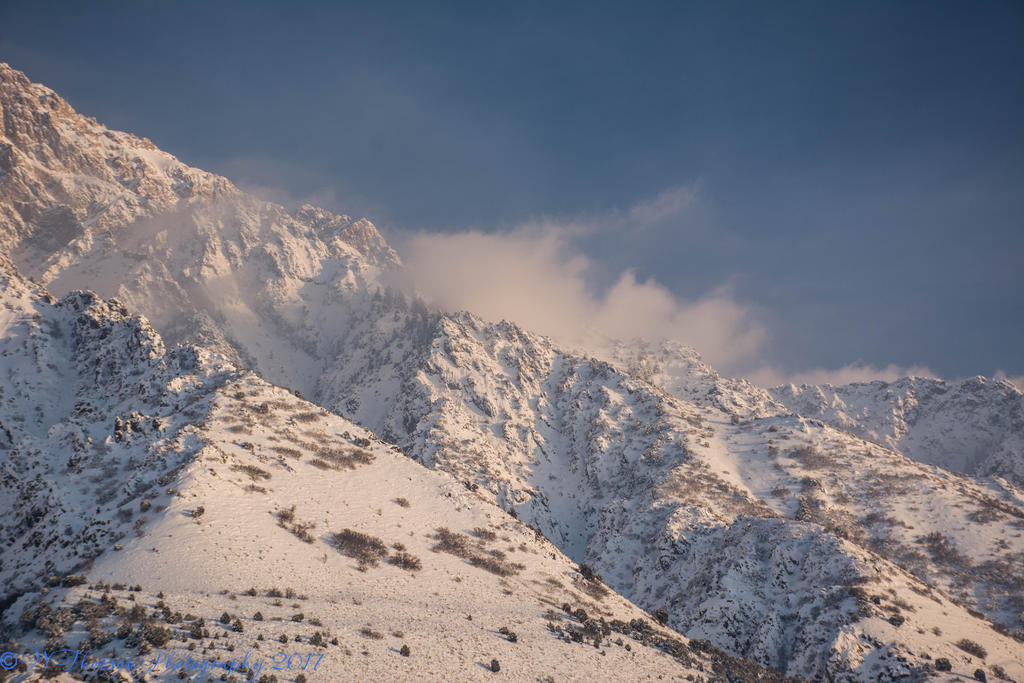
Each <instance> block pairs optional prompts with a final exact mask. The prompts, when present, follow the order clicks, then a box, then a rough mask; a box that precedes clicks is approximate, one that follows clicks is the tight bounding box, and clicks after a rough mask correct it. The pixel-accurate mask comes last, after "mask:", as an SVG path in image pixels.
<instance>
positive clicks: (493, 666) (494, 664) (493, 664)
mask: <svg viewBox="0 0 1024 683" xmlns="http://www.w3.org/2000/svg"><path fill="white" fill-rule="evenodd" d="M491 671H493V672H494V673H498V672H499V671H501V664H499V663H498V660H497V659H492V660H491Z"/></svg>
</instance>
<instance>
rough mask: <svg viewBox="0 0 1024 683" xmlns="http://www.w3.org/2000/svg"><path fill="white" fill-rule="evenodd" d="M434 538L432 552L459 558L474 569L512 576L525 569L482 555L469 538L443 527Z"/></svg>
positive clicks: (516, 564) (521, 566) (522, 566)
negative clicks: (435, 541) (434, 542)
mask: <svg viewBox="0 0 1024 683" xmlns="http://www.w3.org/2000/svg"><path fill="white" fill-rule="evenodd" d="M434 538H435V539H437V543H436V544H435V545H434V547H433V548H431V550H433V551H434V552H443V553H448V554H449V555H455V556H456V557H461V558H462V559H464V560H466V561H468V562H469V563H470V564H471V565H473V566H474V567H479V568H480V569H485V570H487V571H489V572H491V573H492V574H497V575H498V576H513V575H515V574H518V573H519V571H520V570H522V569H525V565H522V564H518V563H513V562H507V561H505V560H503V559H501V558H498V557H495V556H493V555H491V554H485V553H482V552H481V551H480V550H479V549H478V547H477V546H476V544H475V543H473V541H472V540H471V539H470V537H469V536H466V535H465V534H460V533H457V532H454V531H451V530H450V529H447V528H445V527H441V528H439V529H438V530H437V533H436V534H435V536H434Z"/></svg>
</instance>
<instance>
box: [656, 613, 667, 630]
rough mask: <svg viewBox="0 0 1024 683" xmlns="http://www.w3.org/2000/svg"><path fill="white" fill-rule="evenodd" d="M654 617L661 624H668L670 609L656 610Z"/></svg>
mask: <svg viewBox="0 0 1024 683" xmlns="http://www.w3.org/2000/svg"><path fill="white" fill-rule="evenodd" d="M654 618H655V619H656V620H657V621H658V623H659V624H661V625H662V626H665V625H666V624H668V610H665V609H659V610H656V611H655V612H654Z"/></svg>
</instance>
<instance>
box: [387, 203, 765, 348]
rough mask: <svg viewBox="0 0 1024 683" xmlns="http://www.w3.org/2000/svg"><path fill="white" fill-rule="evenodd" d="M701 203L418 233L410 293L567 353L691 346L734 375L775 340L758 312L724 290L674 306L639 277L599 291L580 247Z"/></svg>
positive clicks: (409, 249)
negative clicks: (529, 334) (634, 344)
mask: <svg viewBox="0 0 1024 683" xmlns="http://www.w3.org/2000/svg"><path fill="white" fill-rule="evenodd" d="M693 199H694V192H693V191H692V190H691V189H690V188H686V187H680V188H673V189H670V190H668V191H666V192H663V193H661V194H660V195H658V196H657V197H655V198H654V199H652V200H650V201H647V202H642V203H639V204H637V205H635V206H633V207H630V208H629V209H627V210H625V211H613V212H609V213H607V214H604V215H600V216H590V217H583V218H578V219H574V220H561V221H555V220H550V219H539V220H536V221H532V222H531V223H529V224H527V225H523V226H519V227H516V228H513V229H511V230H506V231H504V232H497V233H484V232H480V231H468V232H461V233H449V234H436V233H417V234H414V235H412V236H409V237H408V238H407V239H406V240H405V242H404V245H403V248H402V252H403V259H404V261H405V263H406V266H407V269H406V273H405V274H404V275H405V277H406V278H407V279H406V284H407V286H409V287H411V288H413V289H415V290H416V291H417V292H418V293H419V294H420V295H421V296H424V297H426V298H427V299H428V300H430V301H431V302H433V303H434V304H435V305H438V306H440V307H442V308H444V309H447V310H469V311H473V312H474V313H477V314H478V315H481V316H483V317H484V318H487V319H491V320H501V319H508V320H514V321H516V322H517V323H519V324H521V325H523V326H525V327H527V328H529V329H532V330H536V331H538V332H541V333H543V334H547V335H550V336H552V337H555V338H557V339H559V340H560V341H562V342H564V343H568V344H571V345H579V344H584V343H587V342H590V343H593V340H594V337H595V334H596V335H604V336H608V337H613V338H617V339H632V338H637V337H640V338H645V339H649V340H651V341H660V340H665V339H675V340H682V341H685V343H687V344H689V345H691V346H694V347H695V348H697V349H698V350H699V351H700V352H701V353H702V354H704V355H705V357H707V358H708V360H709V361H710V362H712V363H715V364H718V365H720V366H723V367H734V366H737V365H739V364H741V363H743V362H745V361H747V362H748V361H750V359H751V358H752V357H754V355H755V354H756V353H757V352H758V351H759V350H760V349H761V348H762V347H763V344H764V342H765V338H766V330H765V327H764V325H763V324H762V323H761V322H760V320H759V315H758V313H757V311H756V310H755V308H754V307H752V306H750V305H747V304H743V303H741V302H740V301H738V300H737V299H736V297H735V296H734V295H733V293H732V291H731V289H730V288H729V287H728V285H727V284H723V285H722V286H719V287H717V288H715V289H713V290H712V291H709V292H707V293H706V294H705V295H703V296H700V297H697V298H695V299H684V298H681V297H678V296H675V295H674V294H673V293H672V292H670V291H669V290H668V289H667V288H665V287H664V286H662V285H661V284H659V283H658V282H657V281H655V280H654V279H647V280H643V281H641V280H638V278H637V277H636V274H635V273H634V272H633V271H632V270H626V271H623V272H621V273H619V274H617V276H614V277H613V278H611V281H612V282H613V283H614V284H612V285H611V286H610V287H606V288H603V289H599V288H598V287H597V286H595V285H593V284H592V283H593V282H595V281H596V280H598V279H600V278H595V277H594V271H595V269H596V268H597V265H596V264H595V263H594V262H593V261H592V260H591V259H590V258H588V257H587V256H586V255H585V254H584V253H582V251H581V250H580V249H579V247H578V246H577V245H576V244H575V239H576V238H577V237H580V236H585V235H593V234H594V233H600V232H602V231H606V230H643V229H645V228H647V227H648V226H650V225H653V224H656V223H662V222H665V221H668V220H680V219H681V218H682V216H683V214H684V213H685V211H686V209H687V207H688V206H689V205H690V203H691V202H692V201H693Z"/></svg>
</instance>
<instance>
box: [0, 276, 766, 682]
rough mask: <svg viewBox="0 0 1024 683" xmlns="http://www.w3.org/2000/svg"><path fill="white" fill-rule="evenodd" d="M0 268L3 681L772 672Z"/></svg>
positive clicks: (464, 503) (194, 356)
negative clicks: (207, 671) (115, 666)
mask: <svg viewBox="0 0 1024 683" xmlns="http://www.w3.org/2000/svg"><path fill="white" fill-rule="evenodd" d="M0 277H2V280H0V282H2V284H3V287H2V295H0V301H2V306H3V307H2V309H0V310H2V312H3V317H2V318H0V358H2V369H3V374H4V377H5V380H6V381H5V384H4V393H3V396H2V400H3V403H2V412H0V415H2V424H3V425H4V436H5V443H4V444H3V446H2V448H3V450H4V456H5V457H4V459H3V461H2V463H0V468H2V477H0V506H2V509H3V510H4V511H5V515H4V518H3V525H2V527H0V534H2V536H3V538H4V542H5V546H6V550H5V552H4V556H3V564H2V566H0V586H3V588H2V589H0V590H2V592H0V604H3V605H4V607H5V612H4V623H3V624H2V628H3V633H4V635H5V636H6V638H5V641H6V644H5V647H4V651H5V652H11V653H17V654H18V655H21V662H22V663H28V664H30V665H31V666H29V667H27V668H25V669H24V670H23V671H22V672H21V673H22V674H23V675H22V676H18V677H16V678H15V680H38V679H39V678H40V677H41V676H43V674H45V673H60V672H62V671H63V672H67V673H69V674H82V675H85V676H86V677H88V676H89V675H90V674H97V673H99V670H98V669H97V667H101V666H102V664H101V662H102V661H103V660H105V659H110V660H111V661H117V662H121V663H122V666H121V668H120V670H119V671H118V672H117V673H119V674H122V675H123V676H124V677H125V679H128V680H146V679H147V678H148V675H149V674H156V676H157V677H159V678H167V679H171V678H174V677H176V676H177V674H178V671H179V669H180V668H174V667H172V666H169V664H168V661H167V658H168V657H170V658H171V659H172V660H173V661H174V662H180V661H185V660H186V658H188V657H192V658H193V660H194V661H197V662H203V663H207V662H212V663H220V664H221V667H220V668H219V669H217V670H215V671H214V672H215V673H216V672H217V671H221V670H224V669H223V665H225V664H227V663H229V662H232V661H236V662H238V663H237V667H236V669H235V671H233V673H238V674H242V675H244V674H245V673H246V672H245V671H238V670H237V669H240V668H241V667H242V664H241V660H242V659H243V657H242V655H243V653H247V655H246V657H245V661H246V668H248V669H249V670H254V671H255V673H256V675H259V672H260V671H263V670H264V669H265V673H264V675H266V676H269V675H272V674H273V672H274V671H275V670H276V671H278V672H283V671H287V672H289V673H290V674H293V675H297V674H298V673H301V672H303V671H306V672H308V673H309V674H310V675H312V674H313V672H314V671H315V673H316V674H317V675H319V676H321V677H322V678H323V679H324V680H342V679H351V677H353V676H355V677H357V678H359V679H362V680H381V679H382V678H385V677H386V678H387V679H388V680H421V679H422V678H423V677H424V675H425V674H426V675H429V672H432V671H433V672H436V673H439V674H441V673H443V677H444V678H450V679H457V680H478V679H483V680H487V679H489V677H491V676H492V675H493V673H494V671H493V669H494V667H493V666H492V661H494V660H497V661H498V667H499V668H500V671H502V672H505V675H506V676H511V677H512V678H513V679H518V680H526V679H530V680H544V679H545V677H551V678H557V679H559V680H564V679H569V678H574V677H578V676H579V675H580V674H581V672H583V671H588V670H595V669H600V670H602V671H606V672H614V671H622V672H626V671H628V672H629V674H628V677H629V678H631V679H636V680H643V679H654V678H662V677H667V678H671V679H677V680H683V679H684V678H685V677H690V678H691V679H693V678H696V677H701V676H703V675H719V676H727V675H732V676H743V677H746V678H748V679H750V678H751V677H757V678H758V679H759V680H779V679H781V677H780V676H778V675H777V674H774V673H773V672H770V671H766V670H763V669H761V668H760V667H758V666H756V665H753V664H750V663H749V662H744V661H742V660H736V659H733V658H731V657H729V656H728V655H725V654H724V653H721V652H719V651H717V650H716V649H715V648H713V647H712V646H710V645H709V644H708V643H704V642H693V643H691V642H689V641H688V640H687V639H685V638H682V637H680V636H679V635H678V634H675V633H674V632H672V631H670V630H667V629H666V628H665V627H663V626H662V625H660V624H659V623H657V620H656V619H653V618H652V617H651V616H650V615H649V614H647V613H645V612H643V611H642V610H640V609H638V608H637V607H636V606H635V605H633V604H631V603H629V602H628V601H626V600H625V599H623V598H622V597H621V596H619V595H618V594H616V593H614V592H612V591H610V590H608V589H607V588H606V587H605V586H604V585H603V584H602V583H601V582H600V581H599V580H596V579H595V578H593V577H592V576H590V575H589V574H588V573H586V572H585V571H584V572H583V573H581V571H580V568H579V567H577V565H576V564H575V563H573V562H572V561H571V560H569V559H568V558H567V557H565V556H564V555H563V554H562V553H561V552H559V551H558V550H557V549H556V548H555V547H554V546H553V545H552V544H551V543H550V542H548V541H547V540H546V539H544V538H543V537H542V536H539V535H538V534H536V533H535V532H534V531H533V530H531V529H529V528H528V527H527V526H526V525H524V524H523V523H521V522H518V521H516V520H514V519H513V518H511V517H509V516H508V515H507V514H506V513H505V512H504V511H502V510H501V509H500V508H498V507H496V506H494V505H492V504H490V503H488V502H486V501H483V500H481V498H480V497H479V496H477V495H475V494H474V493H472V492H471V491H470V490H468V489H467V488H466V487H465V486H463V485H462V484H461V483H460V482H457V481H456V480H454V479H453V478H451V477H450V476H449V475H447V474H445V473H442V472H437V471H431V470H428V469H426V468H424V467H423V466H422V465H419V464H418V463H415V462H414V461H412V460H410V459H409V458H407V457H406V456H404V455H403V454H402V453H401V452H399V451H398V450H397V449H396V448H395V447H394V446H390V445H387V444H384V443H382V442H381V441H380V440H379V439H377V438H376V437H375V436H374V435H373V434H371V433H369V432H367V431H366V430H363V429H361V428H359V427H357V426H356V425H354V424H352V423H351V422H349V421H347V420H345V419H343V418H340V417H338V416H335V415H332V414H330V413H328V412H327V411H325V410H323V409H322V408H319V407H317V406H315V405H313V404H310V403H308V402H306V401H304V400H302V399H300V398H298V397H296V396H295V395H294V394H293V393H292V392H289V391H288V390H286V389H283V388H281V387H277V386H274V385H271V384H269V383H267V382H265V381H263V380H261V379H259V378H258V377H256V376H255V375H253V374H252V373H251V372H248V371H244V370H239V369H237V368H235V367H233V366H231V365H230V364H228V363H226V362H224V361H223V360H222V359H220V358H219V357H217V356H214V355H211V354H210V353H208V352H206V351H202V350H200V349H197V348H195V347H178V348H177V349H175V350H173V351H170V352H168V351H166V350H165V348H164V345H163V343H162V341H161V339H160V337H159V335H157V333H156V332H155V331H154V330H153V329H152V327H150V325H149V324H148V323H147V322H146V320H145V319H144V318H139V317H135V316H129V315H127V314H126V312H125V309H124V307H123V306H122V305H121V304H119V303H117V302H105V301H103V300H101V299H98V298H97V297H96V296H95V295H92V294H88V293H75V294H70V295H68V296H66V297H65V298H63V299H61V300H60V301H54V300H53V299H52V297H50V296H49V295H48V294H47V293H45V291H43V290H41V289H40V288H38V287H36V286H33V285H31V284H30V283H28V282H26V281H24V280H23V279H22V278H21V277H20V276H19V275H18V274H17V273H16V272H15V271H14V269H13V268H12V267H11V265H10V263H9V262H7V261H6V260H3V261H0ZM225 614H227V615H228V616H227V617H224V616H223V615H225ZM286 643H287V644H286ZM403 647H405V648H408V649H406V650H403ZM61 650H66V652H64V653H63V654H60V655H57V654H54V653H57V652H59V651H61ZM67 650H70V651H74V652H75V653H83V654H84V653H90V655H91V659H90V660H89V662H90V663H88V664H86V665H84V666H83V664H82V661H81V659H80V658H75V657H72V656H71V654H70V653H69V652H67ZM36 652H45V653H50V654H49V655H46V656H45V660H44V659H42V658H40V660H39V661H37V660H36V659H35V658H34V653H36ZM40 657H42V656H40ZM311 657H312V658H314V660H315V662H316V664H315V665H314V666H312V667H311V665H310V658H311ZM160 658H162V660H161V659H160ZM51 660H52V661H51ZM128 661H132V662H134V663H133V664H132V665H128V664H126V662H128ZM6 662H7V660H5V666H4V668H5V669H6V668H9V667H7V665H6ZM47 662H49V664H50V667H51V670H50V671H47V669H46V666H45V665H46V664H47ZM300 664H301V665H302V666H301V668H300ZM211 666H212V664H211ZM257 667H259V668H257ZM314 667H315V668H314ZM186 672H187V673H189V674H195V673H196V671H195V670H194V669H187V670H186ZM105 673H106V672H105ZM281 675H284V674H283V673H281ZM610 675H611V674H610V673H609V676H610ZM90 680H93V679H92V678H90ZM259 680H270V679H269V677H268V678H262V677H261V678H259Z"/></svg>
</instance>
